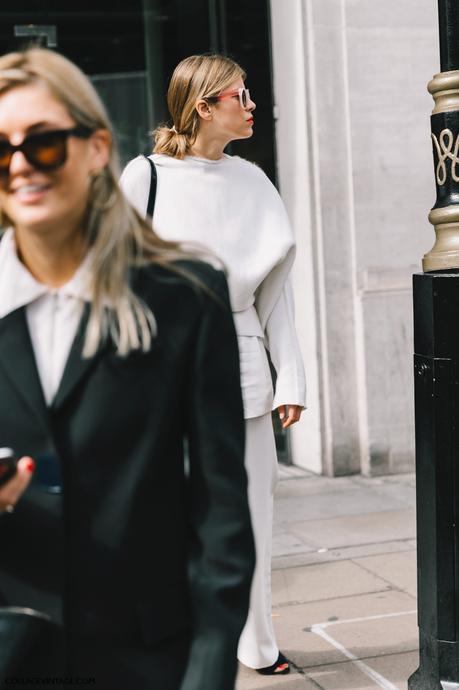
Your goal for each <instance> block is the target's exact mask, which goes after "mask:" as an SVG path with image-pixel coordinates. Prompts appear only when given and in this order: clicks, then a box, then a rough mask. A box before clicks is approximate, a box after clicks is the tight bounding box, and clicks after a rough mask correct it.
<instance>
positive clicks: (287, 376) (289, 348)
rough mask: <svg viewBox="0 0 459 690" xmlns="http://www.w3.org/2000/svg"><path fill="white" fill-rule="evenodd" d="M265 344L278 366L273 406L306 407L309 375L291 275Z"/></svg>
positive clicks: (266, 333)
mask: <svg viewBox="0 0 459 690" xmlns="http://www.w3.org/2000/svg"><path fill="white" fill-rule="evenodd" d="M265 345H266V347H267V349H268V350H269V354H270V357H271V361H272V363H273V366H274V369H275V370H276V386H275V391H274V400H273V410H275V409H276V408H277V407H279V405H288V404H290V405H301V406H302V407H306V377H305V373H304V367H303V359H302V356H301V350H300V346H299V343H298V338H297V335H296V329H295V309H294V300H293V291H292V286H291V283H290V279H287V281H286V282H285V284H284V287H283V288H282V292H281V294H280V296H279V298H278V300H277V302H276V304H275V305H274V308H273V310H272V312H271V313H270V315H269V317H268V320H267V322H266V327H265Z"/></svg>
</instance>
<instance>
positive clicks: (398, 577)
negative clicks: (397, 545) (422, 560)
mask: <svg viewBox="0 0 459 690" xmlns="http://www.w3.org/2000/svg"><path fill="white" fill-rule="evenodd" d="M354 563H357V564H359V565H361V566H362V567H364V568H366V569H367V570H369V571H370V572H372V573H374V574H376V575H378V577H381V578H383V579H384V580H386V582H389V583H390V584H391V585H394V586H396V587H398V588H399V589H401V590H403V591H404V592H408V593H409V594H411V595H412V596H413V597H416V594H417V569H416V552H415V551H405V552H404V553H393V554H390V555H388V554H385V555H381V556H368V557H365V558H356V559H354Z"/></svg>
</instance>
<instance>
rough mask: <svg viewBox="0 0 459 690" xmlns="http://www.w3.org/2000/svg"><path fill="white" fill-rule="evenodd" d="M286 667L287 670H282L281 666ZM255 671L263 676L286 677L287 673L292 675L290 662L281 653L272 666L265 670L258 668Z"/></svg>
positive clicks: (266, 667)
mask: <svg viewBox="0 0 459 690" xmlns="http://www.w3.org/2000/svg"><path fill="white" fill-rule="evenodd" d="M285 665H286V668H280V667H281V666H285ZM255 671H256V672H257V673H261V675H262V676H286V675H287V673H290V666H289V661H288V659H286V658H285V656H284V655H283V654H282V652H279V656H278V657H277V661H275V662H274V664H272V665H271V666H265V667H264V668H256V669H255Z"/></svg>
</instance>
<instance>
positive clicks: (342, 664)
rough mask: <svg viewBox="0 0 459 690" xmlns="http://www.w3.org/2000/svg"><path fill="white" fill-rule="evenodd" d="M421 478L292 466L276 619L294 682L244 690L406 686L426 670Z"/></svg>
mask: <svg viewBox="0 0 459 690" xmlns="http://www.w3.org/2000/svg"><path fill="white" fill-rule="evenodd" d="M415 548H416V543H415V481H414V476H413V475H412V474H410V475H394V476H388V477H378V478H373V479H367V478H364V477H359V476H355V477H345V478H337V479H329V478H327V477H318V476H315V475H312V474H309V473H306V472H304V471H302V470H299V469H297V468H288V467H283V468H282V470H281V481H280V482H279V484H278V486H277V490H276V499H275V524H274V544H273V605H274V608H273V617H274V625H275V628H276V632H277V639H278V642H279V646H280V649H281V650H282V651H283V652H284V653H285V654H286V656H287V657H288V658H289V659H290V660H291V661H292V664H293V668H292V673H290V675H288V676H279V677H277V678H276V677H266V676H260V675H259V674H257V673H255V672H254V671H250V670H248V669H246V668H243V667H240V669H239V674H238V681H237V686H236V688H237V690H252V689H253V690H255V689H257V690H268V689H269V688H274V689H276V690H277V688H279V690H320V689H321V688H322V690H352V689H354V688H355V689H356V690H357V689H358V690H373V689H374V688H384V689H385V690H397V689H402V688H403V689H404V690H406V688H407V683H406V681H407V678H408V676H409V675H410V674H411V673H412V672H413V671H414V670H415V669H416V668H417V665H418V653H417V646H418V629H417V623H416V551H415Z"/></svg>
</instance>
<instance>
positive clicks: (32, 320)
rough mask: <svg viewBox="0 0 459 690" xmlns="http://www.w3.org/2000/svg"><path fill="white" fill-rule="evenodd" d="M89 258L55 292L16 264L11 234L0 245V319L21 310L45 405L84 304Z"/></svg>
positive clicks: (87, 293)
mask: <svg viewBox="0 0 459 690" xmlns="http://www.w3.org/2000/svg"><path fill="white" fill-rule="evenodd" d="M88 263H89V256H87V257H86V258H85V260H84V261H83V263H82V264H81V265H80V266H79V268H78V270H77V271H76V272H75V274H74V275H73V276H72V278H71V279H70V280H69V281H68V282H67V283H65V285H62V286H61V287H59V288H51V287H49V286H47V285H44V284H43V283H39V282H38V281H37V280H36V279H35V278H34V277H33V275H32V274H31V273H30V272H29V271H28V270H27V268H26V267H25V266H24V264H22V263H21V261H20V260H19V258H18V256H17V253H16V244H15V241H14V233H13V230H11V229H9V230H7V231H6V232H5V234H4V235H3V237H2V239H1V242H0V318H3V317H4V316H6V315H7V314H9V313H11V312H13V311H15V310H16V309H19V308H20V307H25V313H26V320H27V325H28V328H29V333H30V339H31V341H32V347H33V351H34V355H35V361H36V364H37V370H38V374H39V377H40V382H41V385H42V389H43V394H44V397H45V400H46V403H47V404H48V405H50V404H51V402H52V400H53V398H54V396H55V395H56V392H57V389H58V387H59V384H60V381H61V378H62V374H63V373H64V368H65V364H66V362H67V359H68V356H69V353H70V348H71V346H72V343H73V340H74V338H75V335H76V332H77V328H78V324H79V322H80V319H81V315H82V312H83V306H84V302H85V301H90V299H91V296H90V290H89V286H88Z"/></svg>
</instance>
